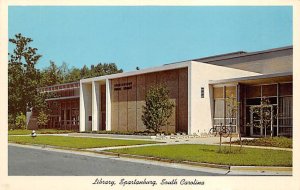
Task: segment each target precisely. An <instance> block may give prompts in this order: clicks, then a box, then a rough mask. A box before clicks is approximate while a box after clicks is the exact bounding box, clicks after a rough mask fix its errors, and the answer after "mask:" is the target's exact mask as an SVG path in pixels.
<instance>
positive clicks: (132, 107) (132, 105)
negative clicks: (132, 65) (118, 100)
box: [127, 76, 137, 131]
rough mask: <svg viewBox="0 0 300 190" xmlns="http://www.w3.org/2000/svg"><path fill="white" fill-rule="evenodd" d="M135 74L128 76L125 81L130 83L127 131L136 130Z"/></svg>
mask: <svg viewBox="0 0 300 190" xmlns="http://www.w3.org/2000/svg"><path fill="white" fill-rule="evenodd" d="M136 79H137V76H132V77H128V79H127V81H128V83H129V84H131V89H128V90H127V93H128V111H127V112H128V131H136V130H137V127H136V108H137V107H136V99H137V88H136V86H137V82H136Z"/></svg>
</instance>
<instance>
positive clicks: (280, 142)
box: [233, 137, 293, 148]
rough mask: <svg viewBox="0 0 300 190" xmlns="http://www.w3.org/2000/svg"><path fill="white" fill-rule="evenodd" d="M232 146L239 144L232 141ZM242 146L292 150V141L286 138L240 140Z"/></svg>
mask: <svg viewBox="0 0 300 190" xmlns="http://www.w3.org/2000/svg"><path fill="white" fill-rule="evenodd" d="M233 144H238V145H239V144H240V142H239V141H234V142H233ZM242 144H243V145H249V146H271V147H280V148H293V139H292V138H287V137H273V138H271V137H266V138H257V139H252V140H250V139H244V140H242Z"/></svg>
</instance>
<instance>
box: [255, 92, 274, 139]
mask: <svg viewBox="0 0 300 190" xmlns="http://www.w3.org/2000/svg"><path fill="white" fill-rule="evenodd" d="M271 106H272V105H271V104H270V100H269V99H268V98H265V97H263V98H262V99H261V102H260V105H253V106H250V111H251V112H254V113H256V114H257V115H259V116H260V121H261V122H260V125H257V126H254V127H262V128H263V131H264V133H265V136H267V129H268V128H271V127H272V126H271V122H272V120H273V119H274V118H276V115H275V114H273V118H272V110H271ZM271 136H273V134H272V133H271Z"/></svg>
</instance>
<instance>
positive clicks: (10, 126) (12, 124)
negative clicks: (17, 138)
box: [8, 114, 16, 130]
mask: <svg viewBox="0 0 300 190" xmlns="http://www.w3.org/2000/svg"><path fill="white" fill-rule="evenodd" d="M15 128H16V123H15V118H14V117H13V115H12V114H8V130H13V129H15Z"/></svg>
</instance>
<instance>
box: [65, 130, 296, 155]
mask: <svg viewBox="0 0 300 190" xmlns="http://www.w3.org/2000/svg"><path fill="white" fill-rule="evenodd" d="M68 136H72V137H89V138H110V139H127V140H153V141H157V142H161V143H157V144H144V145H132V146H119V147H105V148H93V149H90V150H93V151H102V150H109V149H121V148H134V147H145V146H155V145H170V144H205V145H217V144H219V142H220V138H219V137H193V138H191V137H180V138H178V137H177V138H170V137H169V136H167V137H166V138H163V139H156V137H155V136H141V135H115V134H89V133H70V134H68ZM242 139H248V138H242ZM229 140H230V139H229V138H222V143H224V142H229ZM236 140H239V138H237V137H233V138H232V141H236ZM222 146H229V144H222ZM231 146H233V147H239V146H240V145H234V144H233V145H231ZM243 147H244V148H259V149H271V150H285V151H293V149H292V148H279V147H266V146H248V145H243Z"/></svg>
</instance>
